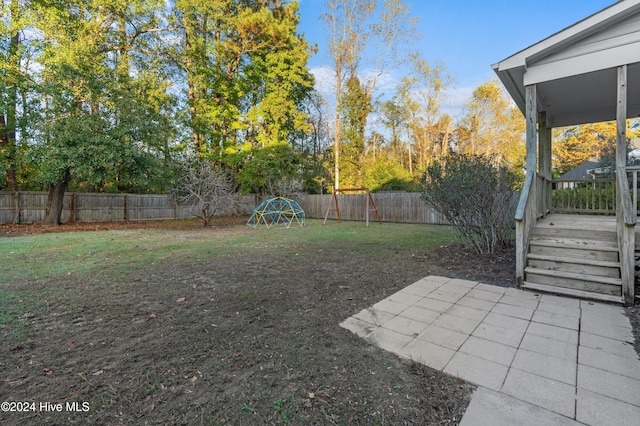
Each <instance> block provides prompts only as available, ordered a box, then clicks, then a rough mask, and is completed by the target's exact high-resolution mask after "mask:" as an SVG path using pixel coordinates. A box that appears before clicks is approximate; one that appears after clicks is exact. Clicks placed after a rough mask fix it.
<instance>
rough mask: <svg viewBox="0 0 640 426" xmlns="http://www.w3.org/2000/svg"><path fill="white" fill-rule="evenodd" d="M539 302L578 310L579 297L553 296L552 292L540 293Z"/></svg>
mask: <svg viewBox="0 0 640 426" xmlns="http://www.w3.org/2000/svg"><path fill="white" fill-rule="evenodd" d="M540 303H541V304H543V303H544V304H549V305H556V306H562V307H565V308H568V309H570V310H574V309H577V310H580V299H574V298H571V297H563V296H554V295H553V294H541V295H540Z"/></svg>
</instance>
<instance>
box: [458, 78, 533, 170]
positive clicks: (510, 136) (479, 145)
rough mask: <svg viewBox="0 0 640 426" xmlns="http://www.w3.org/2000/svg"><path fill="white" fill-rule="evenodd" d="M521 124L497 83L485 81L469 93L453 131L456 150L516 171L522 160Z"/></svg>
mask: <svg viewBox="0 0 640 426" xmlns="http://www.w3.org/2000/svg"><path fill="white" fill-rule="evenodd" d="M524 125H525V122H524V120H523V119H522V115H521V114H520V115H519V114H518V112H517V110H516V107H515V106H514V105H513V104H512V103H511V102H510V101H509V99H508V98H507V97H506V96H505V94H504V91H503V89H502V87H501V86H500V85H499V84H498V82H497V81H495V80H492V81H488V82H486V83H484V84H482V85H480V86H478V87H477V88H476V89H475V90H474V91H473V94H472V95H471V98H470V99H469V101H468V102H467V104H466V106H465V115H464V116H463V118H462V120H461V121H460V123H459V124H458V128H457V132H456V133H457V135H456V137H457V141H456V149H457V151H458V152H461V153H466V154H471V155H483V156H486V157H492V158H493V159H494V161H496V162H498V163H506V164H508V165H509V166H510V168H511V169H512V170H516V169H518V168H519V167H520V166H521V165H522V161H523V160H524Z"/></svg>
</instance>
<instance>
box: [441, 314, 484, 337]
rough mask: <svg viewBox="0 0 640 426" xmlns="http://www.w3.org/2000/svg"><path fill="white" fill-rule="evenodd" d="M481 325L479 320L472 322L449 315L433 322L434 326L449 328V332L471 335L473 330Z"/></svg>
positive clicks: (443, 315)
mask: <svg viewBox="0 0 640 426" xmlns="http://www.w3.org/2000/svg"><path fill="white" fill-rule="evenodd" d="M478 324H480V321H478V320H472V319H468V318H462V317H458V316H455V315H451V314H449V313H444V314H442V315H440V316H439V317H438V319H437V320H435V321H434V322H433V325H437V326H438V327H442V328H448V329H449V330H453V331H457V332H460V333H465V334H471V333H473V330H475V329H476V327H477V326H478Z"/></svg>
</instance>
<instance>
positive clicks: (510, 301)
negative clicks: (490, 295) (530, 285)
mask: <svg viewBox="0 0 640 426" xmlns="http://www.w3.org/2000/svg"><path fill="white" fill-rule="evenodd" d="M500 303H502V304H504V305H513V306H520V307H522V308H529V309H536V308H537V307H538V303H539V302H538V299H537V298H534V299H531V298H528V297H518V296H513V295H509V294H505V295H504V296H502V299H500Z"/></svg>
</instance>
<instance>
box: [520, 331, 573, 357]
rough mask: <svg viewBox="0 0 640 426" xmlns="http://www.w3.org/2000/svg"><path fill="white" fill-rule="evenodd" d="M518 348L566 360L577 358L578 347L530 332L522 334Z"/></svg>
mask: <svg viewBox="0 0 640 426" xmlns="http://www.w3.org/2000/svg"><path fill="white" fill-rule="evenodd" d="M520 349H526V350H528V351H532V352H537V353H541V354H545V355H550V356H553V357H556V358H559V359H565V360H567V361H575V360H576V359H578V347H577V346H576V345H574V344H571V343H568V342H561V341H559V340H554V339H549V338H547V337H542V336H536V335H535V334H530V333H526V334H525V335H524V338H523V339H522V342H521V343H520Z"/></svg>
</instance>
